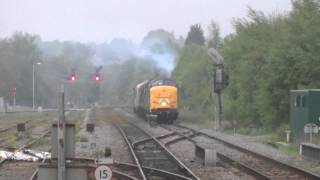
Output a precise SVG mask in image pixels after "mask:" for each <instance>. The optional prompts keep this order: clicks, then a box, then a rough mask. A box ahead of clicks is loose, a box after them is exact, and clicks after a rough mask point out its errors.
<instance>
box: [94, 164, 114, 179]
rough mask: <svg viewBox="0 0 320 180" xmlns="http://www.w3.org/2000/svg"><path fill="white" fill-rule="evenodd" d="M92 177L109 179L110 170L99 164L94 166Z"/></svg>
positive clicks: (110, 176)
mask: <svg viewBox="0 0 320 180" xmlns="http://www.w3.org/2000/svg"><path fill="white" fill-rule="evenodd" d="M94 177H95V178H96V180H111V178H112V171H111V169H110V168H109V167H108V166H106V165H101V166H98V167H97V168H96V170H95V171H94Z"/></svg>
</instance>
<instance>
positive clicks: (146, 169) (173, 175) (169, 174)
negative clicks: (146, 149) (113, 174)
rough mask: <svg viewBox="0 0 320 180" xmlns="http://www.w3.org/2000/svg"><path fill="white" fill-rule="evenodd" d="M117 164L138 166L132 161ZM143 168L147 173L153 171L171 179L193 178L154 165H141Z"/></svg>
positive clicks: (129, 166)
mask: <svg viewBox="0 0 320 180" xmlns="http://www.w3.org/2000/svg"><path fill="white" fill-rule="evenodd" d="M117 165H119V166H120V167H124V168H138V166H137V165H135V164H131V163H118V164H117ZM141 167H142V169H143V170H144V171H146V172H147V173H153V174H155V175H157V176H160V177H165V178H169V179H171V180H172V179H177V180H193V179H191V178H189V177H185V176H182V175H179V174H175V173H171V172H169V171H165V170H162V169H157V168H152V167H145V166H141Z"/></svg>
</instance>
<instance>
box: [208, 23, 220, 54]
mask: <svg viewBox="0 0 320 180" xmlns="http://www.w3.org/2000/svg"><path fill="white" fill-rule="evenodd" d="M208 30H209V37H208V41H207V46H208V48H214V49H218V48H219V45H220V44H221V37H220V27H219V25H218V24H217V23H216V22H214V21H211V24H210V26H209V27H208Z"/></svg>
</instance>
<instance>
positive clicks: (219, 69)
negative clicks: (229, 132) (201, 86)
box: [208, 48, 226, 131]
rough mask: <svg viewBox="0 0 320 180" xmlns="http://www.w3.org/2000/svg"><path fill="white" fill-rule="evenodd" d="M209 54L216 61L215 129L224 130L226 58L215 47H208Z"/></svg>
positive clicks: (214, 83) (214, 85)
mask: <svg viewBox="0 0 320 180" xmlns="http://www.w3.org/2000/svg"><path fill="white" fill-rule="evenodd" d="M208 54H209V56H210V57H211V58H212V60H213V62H214V78H213V79H214V82H213V87H214V93H215V112H214V129H215V131H222V130H223V129H222V124H221V117H222V102H221V94H222V90H223V89H224V87H225V84H226V82H225V78H224V62H223V61H224V60H223V57H222V56H221V55H220V53H219V52H218V51H217V50H216V49H214V48H210V49H208Z"/></svg>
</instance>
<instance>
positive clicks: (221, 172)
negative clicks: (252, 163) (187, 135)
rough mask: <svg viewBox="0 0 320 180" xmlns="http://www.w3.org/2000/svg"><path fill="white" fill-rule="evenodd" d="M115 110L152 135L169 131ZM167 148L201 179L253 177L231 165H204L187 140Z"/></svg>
mask: <svg viewBox="0 0 320 180" xmlns="http://www.w3.org/2000/svg"><path fill="white" fill-rule="evenodd" d="M116 111H117V112H119V113H121V114H122V115H123V116H126V117H127V118H128V119H130V120H132V121H134V122H135V123H136V124H137V125H138V126H140V127H142V128H143V129H145V130H146V131H147V132H149V133H150V134H152V135H154V136H159V135H164V134H168V133H169V132H170V131H168V130H166V129H164V128H162V127H160V126H152V127H150V125H149V124H148V123H147V122H146V121H144V120H142V119H140V118H138V117H136V116H135V115H134V114H133V113H131V112H128V111H123V110H121V109H116ZM172 138H173V137H169V138H166V139H162V140H161V141H162V142H167V141H169V140H171V139H172ZM169 149H170V150H171V151H172V152H173V153H174V155H175V156H177V158H179V159H180V160H181V161H182V162H183V163H184V164H185V165H186V166H187V167H188V168H190V170H191V171H193V172H194V173H195V174H196V175H197V176H198V177H200V178H201V179H202V180H211V179H217V180H219V179H221V180H222V179H223V180H236V179H243V180H250V179H253V178H252V177H250V176H247V175H244V174H243V173H241V172H239V171H238V170H237V169H234V168H232V167H228V168H227V169H226V168H225V167H221V166H220V167H219V166H216V167H204V166H203V165H202V164H201V162H199V161H198V160H197V159H195V158H194V145H193V144H192V143H191V142H189V141H180V142H179V143H175V144H173V145H171V146H169Z"/></svg>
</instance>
